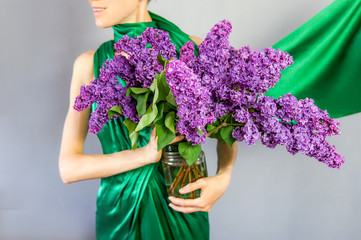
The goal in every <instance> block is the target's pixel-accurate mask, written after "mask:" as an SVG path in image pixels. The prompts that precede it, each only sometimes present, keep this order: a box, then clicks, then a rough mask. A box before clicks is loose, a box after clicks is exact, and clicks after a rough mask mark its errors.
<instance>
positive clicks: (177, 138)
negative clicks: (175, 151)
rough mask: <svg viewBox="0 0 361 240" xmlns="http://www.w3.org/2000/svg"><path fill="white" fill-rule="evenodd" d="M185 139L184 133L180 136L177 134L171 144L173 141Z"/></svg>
mask: <svg viewBox="0 0 361 240" xmlns="http://www.w3.org/2000/svg"><path fill="white" fill-rule="evenodd" d="M183 139H184V135H179V136H176V137H175V138H174V139H173V141H171V142H170V143H169V144H172V143H176V142H179V141H182V140H183Z"/></svg>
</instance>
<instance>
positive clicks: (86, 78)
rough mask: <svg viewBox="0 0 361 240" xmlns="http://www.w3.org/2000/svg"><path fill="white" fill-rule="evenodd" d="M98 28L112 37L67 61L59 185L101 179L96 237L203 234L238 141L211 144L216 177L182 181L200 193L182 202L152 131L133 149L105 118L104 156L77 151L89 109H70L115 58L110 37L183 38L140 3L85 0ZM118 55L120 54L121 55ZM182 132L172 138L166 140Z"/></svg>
mask: <svg viewBox="0 0 361 240" xmlns="http://www.w3.org/2000/svg"><path fill="white" fill-rule="evenodd" d="M89 2H90V4H91V7H92V9H93V12H94V16H95V23H96V25H97V26H98V27H99V28H107V27H111V26H112V27H113V29H114V40H111V41H108V42H105V43H103V44H102V45H101V46H100V47H99V48H98V50H97V51H88V52H86V53H84V54H82V55H80V56H79V57H78V58H77V59H76V60H75V63H74V69H73V76H72V81H71V89H70V105H69V110H68V113H67V116H66V120H65V123H64V130H63V138H62V143H61V149H60V155H59V171H60V175H61V178H62V180H63V182H64V183H72V182H76V181H82V180H87V179H94V178H101V185H100V188H99V191H98V197H97V210H96V235H97V239H107V240H109V239H209V221H208V212H209V211H210V209H211V208H212V206H213V204H214V203H215V202H216V201H217V200H218V199H219V198H220V197H221V196H222V195H223V194H224V192H225V191H226V189H227V187H228V185H229V183H230V180H231V173H232V170H233V165H234V162H235V159H236V155H237V145H236V144H234V146H233V148H230V147H229V146H228V145H227V144H225V143H222V142H218V144H217V152H218V170H217V174H216V176H212V177H207V178H203V179H200V180H198V181H197V182H195V183H191V184H188V185H187V186H185V187H184V188H183V189H182V190H183V191H182V192H181V193H187V192H191V191H194V190H196V189H201V197H199V198H197V199H192V200H185V199H180V198H174V197H171V198H169V200H170V201H169V200H168V199H167V196H168V195H167V190H166V187H165V183H164V177H163V175H162V174H163V173H162V167H161V163H160V161H159V160H160V157H161V151H157V138H156V136H155V129H154V128H153V130H151V129H144V130H143V131H142V132H141V133H140V136H139V140H138V146H139V148H137V149H136V150H132V149H131V145H130V140H129V137H128V136H127V130H126V128H125V127H124V125H123V123H122V120H121V118H118V119H115V120H112V121H110V122H109V123H108V124H106V125H105V126H104V128H103V130H102V131H101V132H100V133H98V137H99V139H100V141H101V144H102V148H103V152H104V154H100V155H89V154H83V144H84V141H85V138H86V135H87V131H88V120H89V115H90V112H91V111H94V109H95V107H96V105H95V104H94V105H93V106H92V109H86V110H84V111H81V112H77V111H75V110H74V109H73V103H74V100H75V97H76V96H77V95H78V94H79V91H80V86H82V85H84V84H89V83H90V81H91V80H92V79H93V78H97V77H98V75H99V69H100V68H101V66H102V63H103V62H104V61H105V60H106V59H107V58H111V57H114V54H119V53H115V52H114V48H113V44H114V41H117V40H118V39H120V38H121V37H122V36H123V35H124V34H127V35H128V36H131V37H134V36H137V35H139V34H140V33H141V32H142V31H144V30H145V28H146V27H156V28H160V29H162V30H166V31H168V32H169V33H170V36H171V40H172V41H173V42H174V43H175V44H176V45H177V49H179V47H180V46H181V45H182V44H184V43H185V42H187V41H189V40H193V41H194V42H195V43H197V44H199V43H200V42H201V40H200V39H199V38H196V37H189V36H188V35H186V34H184V33H183V32H182V31H181V30H180V29H179V28H177V27H176V26H175V25H174V24H172V23H170V22H168V21H167V20H165V19H163V18H161V17H159V16H158V15H155V14H153V13H151V12H149V11H148V9H147V4H148V2H147V0H89ZM120 54H121V53H120ZM183 138H184V136H177V137H175V139H174V140H173V142H177V141H180V140H182V139H183Z"/></svg>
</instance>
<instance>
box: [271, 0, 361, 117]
mask: <svg viewBox="0 0 361 240" xmlns="http://www.w3.org/2000/svg"><path fill="white" fill-rule="evenodd" d="M360 30H361V0H336V1H334V2H333V3H332V4H330V5H329V6H328V7H327V8H325V9H324V10H322V11H321V12H320V13H318V14H317V15H316V16H314V17H313V18H311V19H310V20H309V21H307V22H306V23H305V24H303V25H302V26H301V27H299V28H298V29H296V30H295V31H294V32H292V33H291V34H290V35H288V36H287V37H285V38H284V39H282V40H281V41H279V42H278V43H276V44H275V45H274V48H279V49H280V50H282V51H286V52H288V53H290V54H291V55H292V56H293V57H294V64H293V65H292V66H290V67H288V68H287V69H286V70H284V71H283V72H282V78H281V80H280V81H279V82H278V83H277V84H276V86H275V87H274V88H272V89H270V90H269V91H268V92H267V95H268V96H273V97H279V96H281V95H283V94H286V93H288V92H290V93H292V94H293V95H295V96H296V97H297V98H299V99H300V98H306V97H309V98H313V99H314V100H315V103H316V104H317V105H318V106H319V107H320V108H321V109H326V110H327V112H328V113H329V114H330V116H331V117H334V118H337V117H343V116H346V115H350V114H353V113H358V112H360V111H361V98H360V97H359V94H360V93H359V91H360V90H361V31H360Z"/></svg>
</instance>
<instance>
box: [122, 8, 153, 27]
mask: <svg viewBox="0 0 361 240" xmlns="http://www.w3.org/2000/svg"><path fill="white" fill-rule="evenodd" d="M151 21H152V18H151V17H150V15H149V12H148V7H147V5H145V6H143V4H141V5H140V6H139V7H138V8H137V9H136V10H135V11H134V13H133V14H132V15H130V16H129V17H128V19H126V20H125V21H124V22H122V23H136V22H151Z"/></svg>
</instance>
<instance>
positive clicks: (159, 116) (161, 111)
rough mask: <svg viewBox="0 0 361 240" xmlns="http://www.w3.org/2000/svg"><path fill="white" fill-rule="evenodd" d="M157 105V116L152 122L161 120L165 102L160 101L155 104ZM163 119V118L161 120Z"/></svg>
mask: <svg viewBox="0 0 361 240" xmlns="http://www.w3.org/2000/svg"><path fill="white" fill-rule="evenodd" d="M157 106H158V107H157V108H158V114H157V117H156V118H155V119H154V122H155V123H156V122H158V121H159V120H161V119H162V118H163V113H164V112H165V109H164V107H165V102H160V103H158V105H157ZM163 121H164V120H163Z"/></svg>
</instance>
